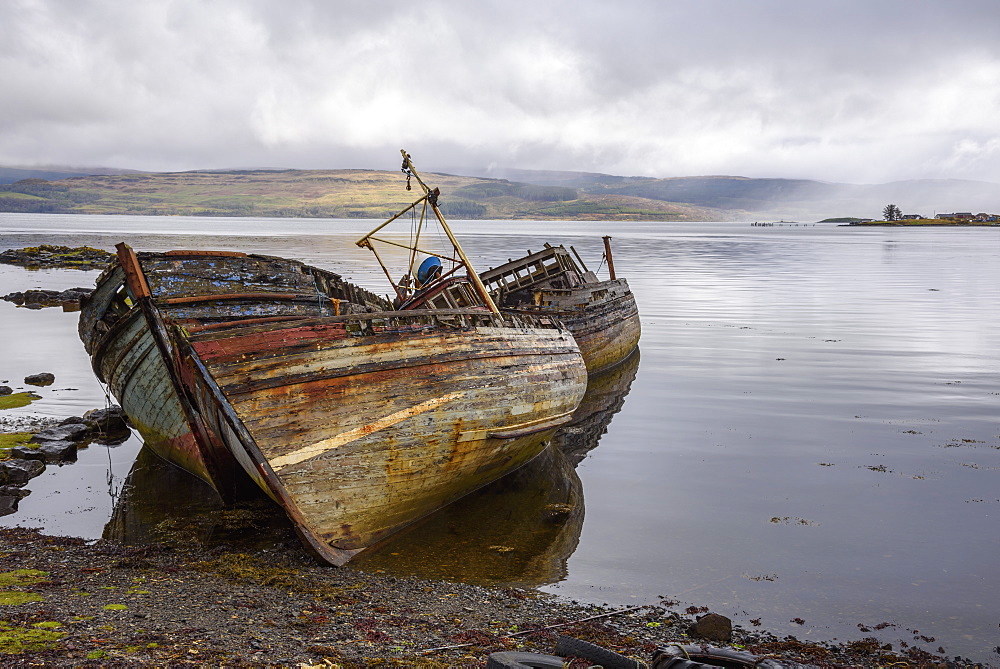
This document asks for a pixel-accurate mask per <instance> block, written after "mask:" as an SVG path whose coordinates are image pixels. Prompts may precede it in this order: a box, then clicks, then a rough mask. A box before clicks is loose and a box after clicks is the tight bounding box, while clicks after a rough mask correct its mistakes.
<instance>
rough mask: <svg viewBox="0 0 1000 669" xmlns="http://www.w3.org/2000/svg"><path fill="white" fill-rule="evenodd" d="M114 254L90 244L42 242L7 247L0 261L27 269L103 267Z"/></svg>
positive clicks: (1, 254)
mask: <svg viewBox="0 0 1000 669" xmlns="http://www.w3.org/2000/svg"><path fill="white" fill-rule="evenodd" d="M113 255H114V254H112V253H110V252H109V251H103V250H101V249H95V248H93V247H90V246H77V247H73V248H71V247H69V246H56V245H53V244H42V245H40V246H28V247H25V248H23V249H7V250H6V251H4V252H3V253H0V263H6V264H8V265H20V266H21V267H25V268H27V269H40V268H42V267H62V268H70V269H103V268H104V267H106V266H107V264H108V263H109V262H110V261H111V258H112V257H113Z"/></svg>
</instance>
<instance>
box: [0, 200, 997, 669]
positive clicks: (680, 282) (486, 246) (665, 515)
mask: <svg viewBox="0 0 1000 669" xmlns="http://www.w3.org/2000/svg"><path fill="white" fill-rule="evenodd" d="M376 223H377V222H374V221H372V222H369V221H331V220H318V219H316V220H313V219H310V220H299V219H270V220H267V219H217V218H188V217H115V216H59V215H18V214H0V250H2V249H5V248H20V247H23V246H34V245H37V244H41V243H53V244H64V245H69V246H78V245H83V244H86V245H90V246H96V247H99V248H105V249H109V250H110V249H111V248H113V245H114V244H115V243H116V242H118V241H123V240H124V241H127V242H128V243H129V244H131V245H132V246H133V247H135V248H136V249H139V250H166V249H171V248H223V249H232V250H242V251H250V252H257V253H268V254H274V255H282V256H288V257H294V258H298V259H301V260H304V261H306V262H309V263H312V264H316V265H319V266H322V267H325V268H328V269H331V270H333V271H336V272H338V273H341V274H343V275H344V276H345V277H346V278H349V279H351V280H353V281H354V282H356V283H359V284H361V285H363V286H365V287H367V288H370V289H373V290H376V291H377V292H379V293H385V292H387V291H388V287H387V285H386V283H385V279H384V277H383V276H381V273H380V271H379V269H378V266H377V265H375V264H373V263H372V261H371V258H370V257H369V252H367V251H365V250H362V249H358V248H357V247H356V246H355V245H354V241H355V240H356V239H357V238H358V237H360V236H361V234H363V233H364V232H366V231H367V230H369V229H370V228H371V227H374V225H375V224H376ZM453 227H454V228H455V231H456V234H458V235H459V237H460V239H461V240H462V242H463V244H464V245H465V247H466V251H467V252H468V253H469V255H470V257H471V259H472V262H473V263H474V264H475V265H476V266H477V267H478V268H480V269H485V268H486V267H489V266H491V265H496V264H499V263H501V262H503V261H505V260H506V259H507V258H510V257H518V256H520V255H523V254H524V253H525V252H526V251H528V250H538V249H539V248H541V246H542V243H544V242H546V241H548V242H551V243H556V244H558V243H563V244H566V245H570V244H572V245H573V246H574V247H575V248H576V250H577V251H578V252H579V253H580V255H581V256H583V259H584V260H585V261H586V262H587V264H588V265H589V266H590V268H591V269H597V268H598V266H600V265H601V261H600V260H601V253H602V244H601V236H602V235H605V234H609V235H611V236H612V237H613V238H614V239H613V241H612V245H613V250H614V262H615V267H616V269H617V272H618V275H619V276H622V277H625V278H627V279H628V280H629V283H630V285H631V287H632V290H633V292H634V293H635V295H636V300H637V302H638V305H639V311H640V314H641V316H642V327H643V336H642V341H641V343H640V348H641V356H640V357H639V358H637V359H636V361H635V363H636V364H635V366H634V368H632V369H626V370H625V372H626V373H625V374H624V375H621V374H620V375H619V377H618V378H616V379H615V380H614V381H609V382H608V383H607V387H605V388H604V389H603V390H602V392H603V393H604V394H603V395H601V396H600V397H601V399H600V400H599V403H600V402H606V403H617V405H616V406H615V410H614V411H610V412H607V413H606V414H605V415H597V413H598V412H596V409H595V413H594V414H593V415H594V416H596V418H593V417H591V420H593V421H595V422H594V425H593V426H592V427H594V429H591V430H581V431H579V433H577V434H575V435H571V436H570V437H568V439H569V441H574V444H573V447H569V446H567V444H566V443H563V446H564V449H563V450H562V451H560V453H559V454H558V455H552V456H551V457H550V458H549V459H548V460H545V461H542V462H539V463H534V464H535V469H534V470H530V471H527V472H521V473H519V474H520V476H521V478H520V479H518V480H514V481H508V482H501V483H500V484H499V485H498V486H496V487H491V488H490V489H488V490H484V491H483V492H482V493H480V494H478V495H477V496H473V497H470V498H468V499H466V500H463V501H462V502H460V503H459V504H458V505H453V506H454V508H449V509H446V510H445V511H444V512H443V513H441V514H438V515H437V516H435V517H432V518H430V519H428V520H427V521H426V522H425V523H422V524H420V525H419V526H417V527H415V528H413V529H412V530H411V531H410V532H406V533H403V535H402V536H400V537H398V538H397V539H395V540H391V541H389V542H387V543H386V544H385V545H383V546H380V547H379V548H378V549H377V550H375V551H372V552H371V554H370V555H367V556H365V557H364V559H361V560H359V561H358V566H357V568H362V569H372V570H377V569H381V570H385V571H387V572H390V573H400V574H417V575H428V576H435V577H446V578H447V577H449V576H450V577H452V578H464V579H467V580H476V581H478V582H490V583H515V584H522V585H533V586H540V587H542V588H543V589H545V590H548V591H551V592H555V593H558V594H561V595H563V596H567V597H570V598H573V599H579V600H584V601H598V602H609V603H614V604H636V603H646V602H654V603H655V602H659V601H660V597H661V596H662V597H667V598H670V599H674V600H679V601H681V602H690V603H696V604H698V605H705V606H709V607H711V609H712V610H714V611H717V612H719V613H723V614H725V615H729V616H730V617H732V618H733V619H734V620H735V621H736V622H738V623H740V624H742V625H744V626H751V625H752V622H751V621H752V620H760V622H761V624H762V625H763V627H764V628H766V629H768V630H771V631H773V632H775V633H779V634H792V635H795V636H796V637H798V638H800V639H809V640H828V639H833V638H838V639H840V640H849V639H856V638H861V637H865V636H876V637H878V638H880V639H883V640H885V641H887V642H891V643H894V644H898V643H899V642H900V641H901V640H902V641H905V642H906V643H908V644H911V645H916V646H919V647H923V648H926V649H928V650H931V651H935V650H936V649H937V648H938V646H943V647H944V648H945V650H946V651H947V653H948V654H950V655H955V654H961V655H965V656H968V657H971V658H972V659H976V660H981V661H989V662H993V663H997V662H998V661H1000V655H998V654H996V653H995V652H994V647H995V646H996V644H997V639H998V624H1000V597H997V596H996V593H1000V569H998V568H997V557H996V556H997V555H998V554H1000V522H998V519H1000V425H998V421H997V413H998V412H997V407H998V400H1000V360H998V351H1000V327H998V326H1000V322H998V321H1000V316H998V310H997V305H998V304H1000V229H997V228H963V229H954V230H952V229H940V228H934V229H909V228H878V229H856V228H847V227H838V226H834V225H828V224H820V225H812V224H810V225H798V226H796V225H789V224H785V225H775V226H773V227H755V226H751V225H750V224H749V223H690V224H680V223H587V222H554V223H551V222H543V223H538V222H507V221H503V222H482V221H478V222H455V223H454V226H453ZM599 274H600V275H601V276H606V274H607V272H606V268H605V267H602V268H601V269H600V271H599ZM96 275H97V272H96V271H77V270H40V271H27V270H24V269H22V268H19V267H10V266H5V265H0V294H6V293H8V292H12V291H15V290H24V289H26V288H34V287H39V288H52V289H62V288H69V287H73V286H88V285H91V284H92V283H93V280H94V278H95V277H96ZM0 340H2V341H3V342H4V346H3V350H4V356H3V360H2V362H0V380H3V379H7V380H8V381H9V382H8V383H7V384H6V385H11V386H13V387H15V388H17V387H18V386H23V384H22V383H21V382H20V380H21V379H22V378H23V377H24V376H25V375H27V374H31V373H37V372H41V371H51V372H53V373H55V374H56V383H55V384H54V385H53V386H50V387H48V388H42V389H37V391H36V392H38V394H40V395H42V400H39V401H37V402H35V403H33V404H32V405H30V406H29V407H24V408H22V409H15V410H8V411H4V412H0V418H4V417H10V416H11V415H43V416H52V417H59V418H62V417H65V416H68V415H79V414H80V413H82V412H83V411H86V410H87V409H91V408H95V407H98V406H104V404H105V401H106V398H105V395H104V391H103V389H102V388H101V386H100V384H99V383H98V382H97V380H96V379H95V378H94V376H93V373H92V372H91V370H90V365H89V360H87V357H86V355H85V354H84V352H83V350H82V345H81V344H80V343H79V340H78V339H77V335H76V315H75V314H73V313H64V312H62V311H61V310H59V309H55V308H48V309H42V310H37V311H31V310H27V309H21V308H16V307H14V305H13V304H10V303H8V302H0ZM71 388H72V389H73V390H70V389H71ZM584 418H586V417H581V420H582V419H584ZM602 432H603V434H602ZM581 444H582V445H581ZM139 447H140V443H139V441H138V440H137V439H135V438H133V439H132V440H130V441H129V442H126V443H125V444H122V445H120V446H116V447H105V446H98V445H92V446H90V447H88V448H87V449H84V450H82V451H81V453H80V459H79V461H78V462H77V463H76V464H73V465H66V466H64V467H50V468H49V470H48V471H46V473H45V474H43V475H42V476H41V477H39V478H37V479H34V480H32V481H31V482H30V483H29V485H28V488H29V489H31V490H32V494H31V495H30V496H28V497H26V498H25V499H23V500H21V502H20V509H19V511H18V513H16V514H14V515H11V516H7V517H4V518H2V519H0V524H2V525H6V526H10V525H22V526H28V527H43V528H45V530H46V531H49V532H52V533H58V534H70V535H76V536H84V537H87V538H98V537H100V536H101V535H102V533H103V532H104V531H105V525H106V524H107V523H108V522H109V520H110V519H111V517H112V514H113V510H114V507H115V504H116V503H118V502H119V500H120V499H121V498H122V494H121V493H122V489H123V487H122V486H123V483H124V480H125V476H126V475H127V474H128V472H129V470H130V468H131V467H132V463H133V461H134V460H135V458H136V455H137V454H138V451H139ZM574 465H575V466H574ZM532 477H535V478H532ZM539 480H545V481H550V482H554V483H553V484H552V486H551V487H549V488H545V487H544V486H541V485H539V483H538V481H539ZM543 488H544V495H535V496H534V497H532V495H531V494H530V493H531V492H532V491H539V490H543ZM567 500H568V501H567ZM560 504H563V505H566V506H569V507H572V508H573V509H574V511H573V512H572V513H570V512H569V511H565V512H564V513H561V514H559V513H557V514H555V515H553V514H552V513H551V508H548V507H552V505H557V506H558V505H560ZM490 505H493V506H490ZM547 508H548V510H546V509H547ZM484 510H485V511H484ZM529 511H530V513H534V514H536V515H538V517H539V519H540V520H539V521H538V522H536V523H535V524H533V525H532V524H527V525H526V524H524V523H520V522H514V520H513V519H514V518H515V517H516V518H517V519H518V520H520V519H521V516H519V515H518V514H519V513H521V514H527V513H528V512H529ZM178 513H179V512H178ZM574 514H575V515H574ZM278 516H279V519H280V513H279V514H278ZM491 521H492V525H490V526H489V527H488V529H485V530H484V529H482V528H483V527H485V524H487V523H490V522H491ZM148 522H150V523H153V522H154V521H153V520H149V521H148ZM154 524H155V523H154ZM505 531H506V534H505ZM463 547H464V548H463ZM507 549H510V550H507ZM462 550H465V551H467V552H466V553H465V554H463V553H462V552H461V551H462ZM477 555H478V556H481V559H478V560H477V559H474V556H477ZM470 556H473V557H470ZM476 564H478V565H479V566H478V567H476V566H475V565H476ZM449 565H451V566H450V567H449ZM470 569H471V570H472V571H470ZM449 570H450V571H449ZM795 620H801V621H803V622H802V623H801V624H800V623H798V622H793V621H795ZM876 626H879V627H880V628H881V629H875V628H876ZM928 639H933V641H928Z"/></svg>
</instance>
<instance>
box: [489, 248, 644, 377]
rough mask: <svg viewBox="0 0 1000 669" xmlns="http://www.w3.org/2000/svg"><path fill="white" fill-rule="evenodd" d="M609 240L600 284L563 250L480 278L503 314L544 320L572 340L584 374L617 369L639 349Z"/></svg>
mask: <svg viewBox="0 0 1000 669" xmlns="http://www.w3.org/2000/svg"><path fill="white" fill-rule="evenodd" d="M610 241H611V238H610V237H605V238H604V249H605V255H604V258H605V260H607V263H608V272H609V274H610V278H609V279H608V280H606V281H601V280H599V279H598V278H597V275H596V274H595V273H594V272H591V271H590V270H588V269H587V266H586V265H585V264H584V262H583V259H582V258H580V257H579V255H577V254H576V249H573V247H572V246H571V247H570V249H571V250H572V251H573V255H577V260H579V264H577V262H576V261H575V260H574V259H573V256H572V255H570V252H569V251H567V250H566V249H565V248H564V247H563V246H561V245H560V246H551V245H549V244H546V245H545V248H544V249H542V250H541V251H537V252H535V253H530V252H529V253H528V255H527V256H525V257H523V258H520V259H518V260H511V261H509V262H507V263H505V264H503V265H500V266H499V267H495V268H491V269H489V270H487V271H486V272H483V273H481V274H480V278H481V279H482V281H483V284H485V285H486V288H487V290H489V291H490V295H491V296H492V297H493V299H494V300H495V301H496V303H497V304H499V305H500V308H501V309H502V310H503V311H504V312H506V313H511V312H513V313H520V314H538V315H549V316H553V317H555V318H558V319H560V320H561V321H562V322H563V324H564V325H566V327H568V328H569V330H570V332H572V333H573V337H575V338H576V342H577V344H579V346H580V351H581V352H582V353H583V359H584V360H585V361H586V363H587V371H588V372H589V373H591V374H597V373H599V372H601V371H603V370H605V369H608V368H610V367H613V366H614V365H617V364H618V363H620V362H621V361H623V360H624V359H625V358H627V357H628V356H629V354H630V353H632V351H634V350H635V348H636V346H638V345H639V335H640V334H641V326H640V323H639V310H638V308H637V307H636V304H635V297H633V295H632V291H631V289H629V286H628V281H626V280H625V279H619V278H617V277H616V276H615V266H614V259H613V258H612V255H611V244H610Z"/></svg>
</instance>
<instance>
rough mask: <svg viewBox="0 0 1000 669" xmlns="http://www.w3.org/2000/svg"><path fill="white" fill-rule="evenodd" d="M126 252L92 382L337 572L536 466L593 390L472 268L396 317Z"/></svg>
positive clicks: (245, 262) (197, 259)
mask: <svg viewBox="0 0 1000 669" xmlns="http://www.w3.org/2000/svg"><path fill="white" fill-rule="evenodd" d="M427 197H428V194H427V193H425V196H424V198H422V199H421V200H418V202H421V201H422V200H426V198H427ZM429 204H430V206H431V207H432V208H434V209H435V211H436V203H435V202H433V201H432V202H430V203H429ZM456 245H457V242H456ZM117 248H118V256H117V260H116V261H115V262H114V263H113V264H112V265H111V266H110V267H109V268H108V269H107V270H105V272H104V273H103V274H102V275H101V276H100V278H99V279H98V281H97V289H96V290H95V291H94V293H93V295H92V296H91V298H90V299H89V300H88V301H87V303H86V304H85V305H84V307H83V310H82V314H81V319H80V335H81V338H82V340H83V342H84V344H85V346H86V349H87V352H88V353H89V354H90V355H91V359H92V362H93V367H94V370H95V372H96V373H97V375H98V377H99V378H100V379H101V380H102V381H104V382H106V383H107V384H108V385H109V386H110V389H111V392H112V393H113V394H114V396H115V397H116V398H117V399H118V401H119V402H120V404H121V405H122V407H123V408H124V410H125V411H126V413H127V414H128V416H129V417H130V419H131V420H132V422H133V424H134V425H135V426H136V428H137V429H138V431H139V432H140V434H141V435H142V436H143V438H144V439H145V440H146V443H147V444H148V445H149V446H150V447H151V448H152V449H153V450H154V451H155V452H156V453H158V454H159V455H160V456H162V457H164V458H165V459H167V460H169V461H171V462H174V463H175V464H178V465H179V466H181V467H183V468H184V469H186V470H188V471H190V472H192V473H194V474H195V475H197V476H199V477H201V478H202V479H203V480H205V481H206V482H208V483H209V484H211V485H213V486H214V487H216V489H217V490H219V491H220V492H222V493H225V492H226V489H227V487H228V486H229V485H230V484H231V482H232V472H233V471H234V469H235V467H237V466H239V467H241V468H242V469H243V470H245V471H246V472H247V473H248V474H249V475H250V477H251V478H252V479H253V480H254V481H256V483H257V484H258V485H259V486H260V487H261V488H262V489H263V490H264V491H265V492H267V494H268V495H270V496H271V497H272V498H273V499H274V500H275V501H277V502H278V503H279V504H280V505H281V506H282V507H283V508H284V510H285V511H286V513H287V514H288V516H289V517H290V518H291V520H292V521H293V522H294V524H295V526H296V528H297V531H298V532H299V534H300V536H301V537H302V539H303V541H304V543H305V544H306V545H307V546H308V547H310V548H311V549H313V550H314V551H315V552H316V553H317V554H318V555H319V556H320V557H321V558H323V559H325V560H326V561H328V562H330V563H332V564H336V565H341V564H344V563H345V562H347V561H348V560H349V559H350V558H351V557H352V556H353V555H355V554H356V553H358V552H359V551H361V550H363V549H364V548H365V547H367V546H370V545H372V544H373V543H376V542H378V541H379V540H381V539H383V538H385V537H387V536H389V535H391V534H392V533H394V532H396V531H397V530H399V529H401V528H403V527H405V526H406V525H408V524H410V523H412V522H414V521H415V520H417V519H419V518H421V517H423V516H426V515H427V514H429V513H431V512H433V511H435V510H436V509H438V508H440V507H442V506H444V505H445V504H448V503H449V502H451V501H454V500H456V499H458V498H460V497H462V496H464V495H466V494H467V493H469V492H471V491H472V490H475V489H477V488H479V487H481V486H483V485H485V484H487V483H490V482H491V481H494V480H496V479H497V478H499V477H501V476H503V475H504V474H506V473H508V472H510V471H512V470H514V469H516V468H517V467H519V466H521V465H522V464H524V463H525V462H527V461H529V460H531V459H532V458H533V457H535V456H536V455H537V454H538V453H539V452H541V450H542V449H543V447H544V445H545V440H546V439H547V438H549V437H550V436H551V435H552V434H553V432H554V431H555V430H556V428H558V427H559V426H560V425H562V424H564V423H565V422H567V421H569V420H570V419H571V417H572V414H573V411H574V409H576V407H577V405H578V404H579V403H580V400H581V398H582V397H583V394H584V390H585V388H586V384H587V372H586V368H585V365H584V362H583V358H582V356H581V354H580V350H579V347H578V346H577V344H576V342H575V340H574V339H573V337H572V335H571V334H570V333H569V332H568V331H567V330H566V329H565V328H564V327H563V326H562V325H561V324H559V323H558V321H556V320H555V319H553V318H550V317H545V316H533V315H530V314H514V313H500V312H499V311H498V310H496V307H495V306H492V305H491V304H489V303H487V304H484V303H483V302H482V301H481V300H480V299H479V298H480V296H481V294H482V293H483V291H482V290H481V284H480V285H478V286H477V285H476V284H477V281H478V278H477V277H474V273H473V272H472V271H471V268H469V271H468V273H467V274H466V275H458V274H454V273H452V274H451V275H450V276H447V277H439V276H432V277H428V276H426V275H425V276H424V282H423V285H422V288H423V295H424V296H425V297H427V298H428V299H426V300H423V301H418V302H419V303H417V304H411V305H408V306H407V307H406V308H403V309H394V308H393V306H392V305H391V304H389V303H388V301H386V300H384V299H382V298H380V297H378V296H376V295H374V294H372V293H369V292H367V291H365V290H363V289H361V288H358V287H357V286H354V285H352V284H350V283H347V282H346V281H343V280H342V279H341V278H340V277H339V276H337V275H336V274H333V273H331V272H327V271H325V270H322V269H319V268H315V267H310V266H308V265H305V264H303V263H300V262H297V261H294V260H287V259H282V258H276V257H270V256H263V255H247V254H243V253H236V252H212V251H173V252H167V253H138V254H137V253H135V252H133V251H132V249H131V248H129V247H128V246H127V245H125V244H124V243H123V244H119V245H118V247H117ZM459 255H463V254H461V253H460V251H459ZM463 257H464V256H463ZM470 277H472V278H470ZM442 297H444V298H447V299H443V300H442V299H438V298H442ZM432 298H433V299H432ZM456 302H457V303H459V304H461V306H452V305H454V304H456ZM442 306H443V308H442ZM491 306H492V308H490V307H491Z"/></svg>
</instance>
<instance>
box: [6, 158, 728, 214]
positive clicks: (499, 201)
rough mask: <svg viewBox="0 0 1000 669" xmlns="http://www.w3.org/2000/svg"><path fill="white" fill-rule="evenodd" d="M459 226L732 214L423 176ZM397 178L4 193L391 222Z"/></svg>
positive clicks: (17, 201) (81, 206) (53, 208)
mask: <svg viewBox="0 0 1000 669" xmlns="http://www.w3.org/2000/svg"><path fill="white" fill-rule="evenodd" d="M424 176H425V178H426V180H427V181H428V182H429V183H431V184H433V185H434V186H437V187H440V188H441V191H442V197H441V208H442V210H443V212H444V213H445V215H447V216H449V217H451V218H455V219H501V220H503V219H528V220H653V221H703V220H728V219H731V218H733V217H734V215H733V213H732V212H727V211H721V210H713V209H710V208H707V207H699V206H693V205H687V204H678V203H671V202H664V201H659V200H649V199H644V198H640V197H633V196H631V195H627V194H622V195H616V194H608V193H596V194H593V195H591V194H588V193H584V192H581V191H580V190H578V189H575V188H569V187H564V186H549V185H542V184H529V183H520V182H512V181H507V180H501V179H483V178H478V177H467V176H456V175H446V174H431V173H428V174H425V175H424ZM404 185H405V180H404V177H403V176H402V175H401V174H400V173H399V172H379V171H373V170H226V171H213V172H206V171H198V172H171V173H164V174H147V173H139V174H125V175H107V176H79V177H72V178H68V179H60V180H55V181H46V180H44V179H41V178H31V179H25V180H21V181H18V182H15V183H12V184H8V185H6V186H0V211H8V212H11V211H16V212H48V213H76V214H135V215H145V214H159V215H204V216H297V217H322V218H376V219H378V218H386V217H388V216H391V215H393V214H395V213H397V212H398V211H399V210H401V209H402V208H403V207H405V206H406V205H407V204H409V203H410V202H412V201H413V200H414V199H416V197H417V196H416V194H415V193H413V192H407V191H406V190H405V189H404Z"/></svg>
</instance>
